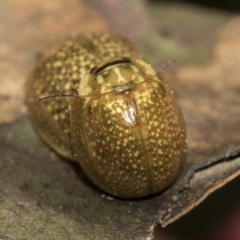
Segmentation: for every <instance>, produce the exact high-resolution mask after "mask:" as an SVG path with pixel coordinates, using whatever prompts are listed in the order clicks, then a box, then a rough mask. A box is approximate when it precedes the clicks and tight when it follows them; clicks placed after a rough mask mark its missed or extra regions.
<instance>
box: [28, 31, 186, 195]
mask: <svg viewBox="0 0 240 240" xmlns="http://www.w3.org/2000/svg"><path fill="white" fill-rule="evenodd" d="M73 93H74V94H73ZM68 96H69V97H68ZM39 99H40V100H44V101H40V102H39V101H36V100H39ZM25 102H26V105H27V107H28V110H29V112H30V117H31V120H32V123H33V125H34V127H35V129H36V130H37V132H38V133H39V135H40V136H41V138H42V139H43V140H44V141H45V142H46V143H47V145H49V146H50V147H51V148H52V149H54V150H55V151H56V152H57V153H58V154H60V155H61V156H63V157H65V158H67V159H71V160H74V161H77V162H78V163H79V164H80V165H81V167H82V169H83V170H84V172H85V173H86V174H87V175H88V177H89V178H90V179H91V180H92V181H93V183H95V184H96V185H97V186H99V187H100V188H101V189H103V190H104V191H106V192H108V193H109V194H111V195H113V196H116V197H120V198H129V199H130V198H141V197H145V196H149V195H153V194H156V193H158V192H161V191H163V190H164V189H166V188H167V187H168V186H169V185H171V184H172V183H173V181H174V180H175V179H176V178H177V176H178V175H179V173H180V171H181V169H182V167H183V165H184V162H185V158H186V127H185V123H184V119H183V115H182V112H181V109H180V108H179V106H178V103H177V102H176V100H175V98H174V96H173V94H172V91H171V89H170V87H169V84H168V82H167V80H166V79H165V77H164V75H163V73H161V72H156V71H155V70H154V69H153V68H152V67H151V66H150V64H148V63H146V62H145V61H144V60H143V59H142V57H141V55H140V54H139V53H138V52H137V51H136V50H135V49H134V48H133V47H132V46H131V45H130V44H129V43H128V42H127V41H126V40H124V39H122V38H120V37H118V36H115V35H112V34H108V33H87V34H83V35H75V36H71V37H69V38H67V39H64V40H62V41H60V42H58V43H56V44H54V45H53V46H51V47H50V48H48V49H47V50H46V51H45V52H44V53H43V55H42V57H41V59H40V61H39V62H38V64H37V66H36V68H35V70H34V71H33V73H32V75H31V76H30V78H29V79H28V82H27V85H26V96H25Z"/></svg>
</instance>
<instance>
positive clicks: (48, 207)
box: [0, 0, 240, 239]
mask: <svg viewBox="0 0 240 240" xmlns="http://www.w3.org/2000/svg"><path fill="white" fill-rule="evenodd" d="M6 12H8V14H5V13H6ZM8 16H11V17H8ZM0 18H1V23H0V29H1V32H0V34H1V40H0V49H1V63H2V64H1V66H0V68H1V71H0V74H1V77H0V84H1V89H0V98H1V105H0V106H1V112H2V114H1V116H0V124H1V125H0V156H1V160H0V171H1V177H0V186H1V188H0V202H1V211H0V238H1V239H11V238H12V239H147V238H148V239H150V238H151V236H152V232H153V228H154V225H155V224H156V223H161V224H162V226H166V225H167V224H169V223H170V222H173V221H175V220H176V219H178V218H179V217H181V216H182V215H183V214H186V213H187V212H188V211H190V210H191V209H192V208H194V207H195V206H196V205H197V204H199V203H200V202H201V201H202V200H204V198H205V197H206V196H207V195H209V194H210V193H211V192H212V191H214V190H215V189H217V188H218V187H221V186H222V185H223V184H225V183H226V182H228V181H230V180H231V179H233V178H234V177H236V176H237V175H239V169H240V166H239V162H240V159H239V148H238V147H237V146H239V142H240V140H239V131H238V127H237V126H238V124H239V117H240V110H239V98H238V95H239V84H238V76H239V71H240V70H239V68H238V63H239V56H240V54H238V53H239V46H240V44H239V39H240V36H238V35H239V33H240V31H239V30H240V29H239V26H240V24H239V21H240V20H239V19H238V18H236V19H233V20H232V21H231V22H230V23H229V24H227V25H226V26H225V27H223V28H222V29H221V30H220V31H219V37H218V39H219V40H218V41H217V43H216V45H215V47H214V56H213V59H212V60H211V62H210V63H208V64H207V65H206V66H202V67H199V66H196V67H190V66H185V67H182V68H181V69H177V70H176V71H175V73H174V74H173V75H172V76H171V79H174V82H173V81H172V86H173V88H174V90H175V94H176V96H177V97H178V99H179V101H180V105H181V106H182V109H183V112H184V115H185V119H186V123H187V128H188V139H189V155H188V161H187V163H188V165H187V166H186V168H185V169H184V171H183V172H182V174H181V176H180V177H179V179H178V180H177V181H176V182H175V184H174V185H173V186H172V187H171V188H169V189H168V190H167V191H165V192H164V193H162V194H159V195H157V196H154V197H151V198H146V199H141V200H136V201H133V200H131V201H128V200H121V199H113V200H111V198H109V197H106V196H103V195H102V194H103V193H102V192H101V191H100V190H99V189H97V188H96V187H95V186H93V185H92V184H91V183H90V182H89V181H87V180H86V179H85V177H84V175H83V174H82V173H81V169H80V167H79V166H77V165H75V164H72V163H69V162H65V161H63V160H60V161H53V160H54V159H55V160H56V159H58V158H57V157H56V156H55V155H54V154H53V153H51V152H50V151H49V149H48V148H47V147H46V146H45V145H44V144H43V143H42V142H41V140H40V139H39V137H38V136H37V135H36V134H35V132H34V130H33V128H32V126H31V124H30V121H29V119H28V117H27V114H26V109H25V107H24V103H23V94H24V90H23V89H24V82H25V81H26V78H27V76H28V72H30V70H31V69H32V67H33V66H34V64H35V62H36V60H37V52H38V51H41V50H42V49H43V48H44V47H45V46H46V45H48V43H50V42H51V41H53V40H56V39H59V38H61V37H63V36H65V35H68V34H69V33H70V32H74V31H99V30H102V31H104V30H107V29H108V25H107V23H106V22H107V21H106V19H107V17H106V19H104V17H103V16H100V14H99V13H98V12H97V10H94V8H93V7H89V6H87V5H84V4H83V3H82V2H81V1H78V2H77V1H66V0H59V1H57V2H55V1H49V0H48V1H47V0H44V1H40V0H36V1H34V3H33V2H32V1H25V2H24V3H23V2H21V3H18V2H16V1H13V0H4V1H1V3H0ZM96 23H97V24H96ZM149 24H150V23H149ZM233 29H235V30H234V31H233ZM152 33H153V32H152ZM134 38H137V37H134ZM135 40H136V39H135ZM158 40H159V39H158ZM158 40H157V41H158ZM137 41H141V38H139V39H138V40H137ZM137 41H136V42H137ZM144 41H146V40H144ZM160 42H161V41H160V40H159V43H160ZM184 48H185V47H184ZM233 53H234V54H233ZM158 54H159V55H161V53H158ZM153 61H154V59H153ZM234 146H235V148H234ZM230 149H233V150H231V151H230ZM215 155H216V156H217V157H212V156H215ZM205 159H210V160H206V161H205ZM164 239H166V238H164Z"/></svg>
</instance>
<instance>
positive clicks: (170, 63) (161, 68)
mask: <svg viewBox="0 0 240 240" xmlns="http://www.w3.org/2000/svg"><path fill="white" fill-rule="evenodd" d="M176 61H177V60H176V59H173V60H170V61H169V62H167V63H166V64H163V65H162V66H161V67H160V69H159V70H158V72H160V71H162V70H163V69H165V68H167V67H168V66H170V65H172V64H173V63H175V62H176Z"/></svg>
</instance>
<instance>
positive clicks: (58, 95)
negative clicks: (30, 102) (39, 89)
mask: <svg viewBox="0 0 240 240" xmlns="http://www.w3.org/2000/svg"><path fill="white" fill-rule="evenodd" d="M57 97H67V98H75V97H77V95H76V94H65V93H62V94H53V95H49V96H46V97H42V98H39V99H38V100H36V102H41V101H44V100H46V99H49V98H57Z"/></svg>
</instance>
